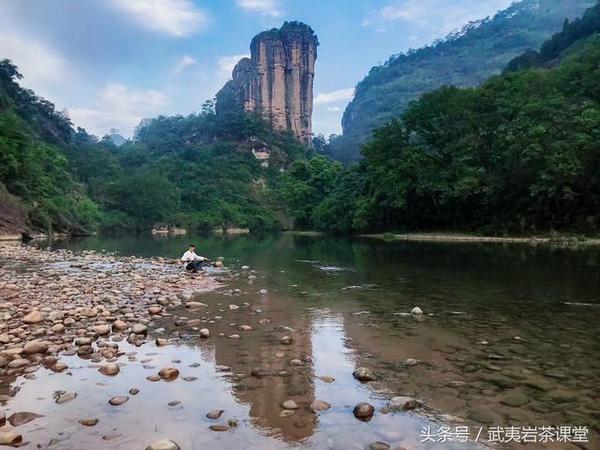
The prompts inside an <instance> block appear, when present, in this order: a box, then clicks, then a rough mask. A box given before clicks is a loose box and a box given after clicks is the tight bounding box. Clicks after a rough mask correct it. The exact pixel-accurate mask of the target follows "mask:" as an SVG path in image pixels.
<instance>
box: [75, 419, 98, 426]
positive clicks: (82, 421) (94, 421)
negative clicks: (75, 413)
mask: <svg viewBox="0 0 600 450" xmlns="http://www.w3.org/2000/svg"><path fill="white" fill-rule="evenodd" d="M98 422H99V419H97V418H96V417H89V418H85V419H79V423H80V424H81V425H83V426H85V427H93V426H94V425H96V424H97V423H98Z"/></svg>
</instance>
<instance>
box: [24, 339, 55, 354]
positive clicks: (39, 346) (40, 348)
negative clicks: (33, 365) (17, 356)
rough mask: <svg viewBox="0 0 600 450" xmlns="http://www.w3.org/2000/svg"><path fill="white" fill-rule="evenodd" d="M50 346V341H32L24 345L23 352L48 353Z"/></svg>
mask: <svg viewBox="0 0 600 450" xmlns="http://www.w3.org/2000/svg"><path fill="white" fill-rule="evenodd" d="M49 346H50V343H49V342H43V341H31V342H28V343H27V344H25V346H24V347H23V353H25V354H26V355H32V354H34V353H46V351H47V350H48V347H49Z"/></svg>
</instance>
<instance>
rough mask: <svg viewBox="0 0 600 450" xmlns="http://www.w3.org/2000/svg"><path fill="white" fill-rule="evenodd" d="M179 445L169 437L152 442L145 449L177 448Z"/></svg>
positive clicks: (173, 449)
mask: <svg viewBox="0 0 600 450" xmlns="http://www.w3.org/2000/svg"><path fill="white" fill-rule="evenodd" d="M179 449H180V447H179V445H177V444H176V443H175V442H173V441H172V440H170V439H161V440H160V441H156V442H153V443H152V444H150V445H149V446H148V447H146V450H179Z"/></svg>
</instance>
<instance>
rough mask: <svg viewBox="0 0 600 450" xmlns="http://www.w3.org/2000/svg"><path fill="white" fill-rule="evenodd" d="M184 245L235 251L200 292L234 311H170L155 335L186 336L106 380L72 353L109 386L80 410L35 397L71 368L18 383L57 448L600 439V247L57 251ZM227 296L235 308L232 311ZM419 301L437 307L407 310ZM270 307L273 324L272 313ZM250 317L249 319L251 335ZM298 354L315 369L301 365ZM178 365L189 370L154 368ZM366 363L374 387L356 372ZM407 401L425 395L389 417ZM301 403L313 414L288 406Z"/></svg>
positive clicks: (382, 245)
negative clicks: (119, 397) (185, 326)
mask: <svg viewBox="0 0 600 450" xmlns="http://www.w3.org/2000/svg"><path fill="white" fill-rule="evenodd" d="M189 243H195V244H196V246H197V252H198V253H199V254H202V255H205V256H208V257H210V258H212V259H214V258H217V257H223V258H224V260H225V264H226V266H227V268H228V270H229V271H230V272H229V273H230V275H229V276H225V277H224V278H225V283H226V284H227V286H226V287H225V288H223V289H221V290H219V291H217V292H214V293H211V294H208V295H205V296H202V297H200V298H199V299H198V301H201V302H204V303H206V304H208V305H210V307H211V308H212V309H211V314H221V315H222V316H223V317H224V319H223V320H220V321H216V322H215V323H213V322H214V321H213V320H211V317H209V316H207V314H206V313H196V315H194V314H192V313H190V312H189V311H186V310H183V309H182V310H181V311H171V313H172V314H173V316H175V317H185V318H186V319H194V318H197V319H199V320H200V322H202V323H203V324H207V325H202V326H207V327H209V328H210V329H211V339H208V340H202V339H200V338H199V337H198V336H197V333H194V332H193V330H182V329H181V327H178V326H177V325H176V324H175V323H174V320H173V318H172V317H165V318H162V319H157V320H155V321H154V326H153V327H152V329H153V330H154V331H153V336H165V337H169V336H171V335H172V333H173V332H176V333H179V334H178V335H179V336H181V339H180V340H179V341H178V344H177V345H171V346H167V347H160V348H158V347H155V346H154V344H152V343H151V342H152V340H153V339H152V340H151V339H149V341H150V343H149V344H147V345H144V346H142V347H141V348H139V349H135V350H137V352H138V355H139V359H141V360H142V361H144V358H145V362H144V363H140V362H138V363H130V364H127V366H126V367H125V368H124V369H123V370H122V371H121V374H120V375H119V376H118V377H115V378H111V379H110V380H107V379H106V377H103V376H102V375H100V374H98V373H97V372H96V371H95V370H86V366H87V364H86V363H85V362H82V361H78V360H77V357H76V356H73V357H69V358H70V360H68V361H67V362H68V364H69V367H77V368H78V369H79V370H75V371H73V373H72V388H71V389H72V390H77V391H79V392H84V391H86V390H88V391H94V392H97V394H94V393H92V394H90V395H89V400H88V401H87V402H85V401H82V402H78V403H77V404H76V405H74V406H73V407H72V410H70V412H69V414H70V416H69V417H67V418H65V417H53V411H50V410H47V411H46V410H42V411H40V406H39V403H40V402H39V401H37V400H36V399H38V398H40V397H42V396H43V395H44V394H47V392H49V391H52V390H54V389H58V388H59V384H60V382H59V380H60V379H59V375H57V374H51V373H49V372H48V371H45V372H44V370H40V371H39V374H38V376H37V378H36V379H35V380H24V379H19V380H17V381H15V382H14V384H15V385H18V386H19V389H20V391H19V392H18V394H17V395H16V396H15V397H14V399H13V400H12V405H11V404H10V403H9V407H10V406H12V408H13V409H15V410H16V409H21V410H22V409H27V407H30V408H31V410H32V411H40V412H41V413H44V415H45V416H46V417H51V418H52V420H51V421H50V422H51V423H49V424H47V425H46V427H45V429H44V430H40V432H39V433H41V434H43V433H47V432H48V430H51V431H52V432H53V433H55V435H54V436H53V437H54V440H53V441H52V446H51V448H73V449H78V448H125V449H128V448H144V447H145V445H148V443H149V442H152V441H153V440H156V439H160V438H164V437H168V438H170V439H173V440H174V441H176V442H177V443H178V444H179V445H180V446H181V448H183V449H201V448H202V449H204V448H218V449H221V448H224V449H229V448H231V449H241V448H256V449H271V448H272V449H279V448H288V447H292V448H296V447H301V448H304V447H307V448H332V449H333V448H336V449H337V448H340V449H354V448H356V449H364V448H368V446H369V445H370V444H371V443H373V442H376V441H379V442H385V443H387V444H389V445H390V446H391V448H401V447H404V448H406V449H420V448H434V449H437V448H439V449H446V448H457V449H458V448H460V449H463V448H476V447H477V448H481V447H494V448H523V447H522V446H520V445H518V444H516V443H515V442H514V438H515V433H521V434H522V436H524V433H525V432H526V430H527V428H526V427H529V428H528V432H529V436H532V437H531V438H530V439H531V442H533V440H535V441H537V442H535V443H531V444H529V445H528V446H526V448H536V449H537V448H561V449H562V448H565V449H569V448H572V449H576V448H589V449H593V448H600V441H599V440H598V432H599V429H600V382H599V380H600V340H599V338H598V324H599V323H600V251H599V250H598V249H593V248H587V249H573V248H552V247H549V246H537V247H533V246H529V245H515V244H511V245H501V244H472V243H471V244H456V243H415V242H411V243H409V242H385V241H382V240H375V239H355V240H350V239H335V238H329V237H308V236H298V235H289V234H284V235H280V236H270V237H265V238H253V237H249V236H237V237H230V238H227V237H200V236H195V237H191V236H180V237H168V238H158V237H152V236H127V237H120V238H106V237H93V238H87V239H84V240H80V241H66V242H58V243H56V244H54V245H53V246H54V247H67V248H69V249H72V250H75V251H80V250H87V249H93V250H100V251H109V252H118V253H119V254H121V255H137V256H165V257H172V258H178V257H179V256H180V255H181V254H182V253H183V251H185V250H186V248H187V246H188V244H189ZM242 266H249V269H242ZM219 276H223V274H219ZM233 289H239V290H240V291H241V292H240V291H232V290H233ZM261 289H266V290H267V291H268V292H267V293H262V294H261V293H259V291H260V290H261ZM232 303H233V304H237V305H240V306H241V307H240V309H239V310H235V311H230V310H228V305H229V304H232ZM415 306H418V307H420V308H421V309H422V311H423V312H424V314H423V315H421V316H415V315H413V314H410V311H411V309H412V308H413V307H415ZM257 310H258V311H257ZM261 318H266V319H268V320H269V321H270V323H269V324H268V325H266V326H261V325H259V322H258V321H259V320H260V319H261ZM240 324H247V325H250V326H251V327H252V328H253V329H252V331H239V325H240ZM282 327H290V328H291V329H293V333H294V336H295V338H294V339H295V340H294V343H293V345H291V346H282V345H281V344H280V343H279V338H280V337H281V336H282V335H283V334H285V329H282ZM221 332H222V333H223V334H224V335H225V336H223V337H218V334H219V333H221ZM282 333H283V334H282ZM231 334H239V335H240V338H239V339H234V338H231V339H229V338H227V337H226V336H229V335H231ZM213 336H214V338H213ZM126 345H127V344H125V343H123V347H124V348H123V350H124V351H127V350H128V348H126ZM292 359H299V360H300V361H302V365H301V366H290V361H291V360H292ZM173 361H174V362H173ZM124 362H127V359H126V358H125V359H124ZM167 363H170V364H177V367H179V368H180V371H181V373H182V377H186V376H187V377H188V379H189V380H190V381H184V380H182V379H179V380H177V382H173V383H151V382H148V381H146V380H145V377H146V376H147V375H148V374H149V373H150V372H149V371H150V370H151V369H152V368H154V367H158V368H160V367H162V366H163V365H165V364H167ZM222 366H227V367H228V368H229V369H228V368H224V367H222ZM359 366H362V367H367V368H369V369H371V370H372V371H373V372H374V373H375V374H376V376H377V379H376V381H373V382H370V383H360V382H359V381H357V380H355V379H354V378H353V376H352V372H353V370H355V369H356V368H357V367H359ZM251 374H253V375H251ZM61 376H64V375H61ZM322 377H333V378H334V379H335V381H333V382H326V381H330V380H328V379H326V378H324V380H325V381H323V379H322ZM140 380H141V381H140ZM63 384H64V383H63ZM131 387H137V388H139V389H140V394H138V395H137V396H135V398H132V400H130V401H129V402H128V403H127V404H126V405H124V407H122V409H119V410H118V411H117V412H115V409H114V408H111V407H110V405H107V403H106V396H107V395H108V391H110V392H114V391H115V390H117V389H121V390H123V391H126V390H127V389H130V388H131ZM398 395H407V396H411V397H414V398H416V399H418V400H419V401H420V402H421V403H422V406H420V407H419V408H417V409H415V410H412V411H402V412H388V411H386V410H385V408H384V407H385V406H386V404H387V402H388V400H389V399H390V398H391V397H394V396H398ZM289 399H293V400H294V401H296V402H297V403H298V405H299V406H300V408H299V409H298V410H296V412H295V413H294V414H293V415H291V416H289V417H282V413H281V412H282V408H281V404H282V402H284V401H286V400H289ZM315 399H319V400H323V401H326V402H328V403H329V404H331V408H330V409H329V410H327V411H323V412H320V413H318V414H314V413H313V412H311V411H310V410H309V409H308V408H307V406H308V405H309V404H310V403H311V402H312V401H313V400H315ZM362 401H366V402H369V403H370V404H372V405H373V406H374V407H375V410H376V412H375V415H374V417H373V418H372V420H370V421H367V422H362V421H358V420H357V419H356V418H355V417H354V415H353V413H352V410H353V407H354V405H355V404H356V403H358V402H362ZM170 402H181V403H177V404H172V405H171V406H169V403H170ZM74 403H75V402H74ZM17 406H18V407H19V408H17ZM34 408H35V409H34ZM382 408H383V411H382ZM214 409H223V410H225V413H224V414H223V420H225V421H226V420H227V419H235V420H237V421H238V425H237V427H234V428H232V429H230V430H229V431H227V432H215V431H210V430H209V429H208V426H209V425H210V424H211V423H213V421H211V420H210V419H207V418H206V417H205V416H206V413H207V412H208V411H211V410H214ZM62 411H64V409H63V410H62ZM92 411H93V413H94V414H95V415H100V416H101V422H100V424H101V425H102V428H101V429H99V428H98V427H99V426H100V425H99V426H97V427H94V428H93V429H86V430H82V429H81V427H80V426H79V425H78V424H77V420H76V419H77V418H78V417H81V416H82V415H85V414H87V415H89V414H91V412H92ZM223 420H221V422H222V421H223ZM34 423H35V422H34ZM561 426H562V427H568V428H562V435H561V434H559V435H558V436H562V439H560V438H557V435H556V433H555V431H556V430H555V429H554V428H553V429H552V432H551V433H550V435H552V436H554V437H552V438H548V436H549V434H548V433H546V438H544V430H546V431H547V429H544V428H543V427H561ZM495 427H498V428H495ZM534 427H537V428H534ZM580 427H587V428H586V429H584V428H580ZM533 430H535V431H533ZM567 431H568V433H567ZM584 431H585V434H586V439H587V440H589V441H590V442H588V443H585V442H568V441H569V440H575V441H577V440H585V439H583V438H582V435H583V433H584ZM61 433H62V434H61ZM494 433H495V434H494ZM553 433H554V434H553ZM467 435H468V436H469V440H468V442H463V441H465V440H466V437H465V436H467ZM567 435H568V437H566V436H567ZM61 436H62V437H61ZM510 436H513V442H510V441H511V438H510ZM67 437H68V438H67ZM101 437H102V439H101ZM544 439H545V441H544ZM74 440H75V442H74ZM501 440H504V441H505V442H500V441H501ZM556 440H561V441H563V442H556ZM433 441H435V442H433ZM552 441H555V442H552ZM382 448H384V447H382Z"/></svg>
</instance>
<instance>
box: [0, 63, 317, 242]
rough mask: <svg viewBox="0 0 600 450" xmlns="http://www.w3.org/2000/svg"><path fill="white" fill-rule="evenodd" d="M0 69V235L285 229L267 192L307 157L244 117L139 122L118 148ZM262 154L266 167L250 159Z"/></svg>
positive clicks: (209, 110) (284, 136) (208, 108)
mask: <svg viewBox="0 0 600 450" xmlns="http://www.w3.org/2000/svg"><path fill="white" fill-rule="evenodd" d="M20 78H21V75H20V74H19V72H18V70H17V68H16V67H15V66H14V65H13V64H11V63H10V61H7V60H4V61H2V62H1V63H0V199H1V200H2V207H1V208H0V232H4V233H19V232H24V231H31V230H42V231H59V232H68V233H75V234H77V233H88V232H90V231H94V230H99V229H103V230H120V229H127V230H135V231H142V230H147V229H149V228H151V227H152V226H153V225H154V224H156V223H164V224H166V225H175V226H184V227H187V228H190V229H208V228H212V227H230V226H238V227H248V228H250V229H253V230H271V229H276V228H278V227H279V226H280V223H279V221H281V220H282V219H285V217H283V216H284V215H283V214H281V211H280V209H281V208H280V207H279V206H278V204H277V198H278V197H275V196H274V195H273V193H272V192H271V190H270V188H269V186H271V185H275V184H276V179H277V178H278V177H279V176H280V175H279V174H280V170H281V169H284V168H286V167H287V166H288V165H289V164H290V163H291V162H292V161H293V160H294V159H297V158H300V157H305V156H306V152H307V149H306V148H305V147H304V146H303V145H302V144H300V143H299V142H298V141H297V140H296V139H295V138H294V137H293V136H291V134H288V133H278V132H273V131H271V130H270V127H269V126H267V125H266V124H265V123H264V122H263V121H262V120H261V119H260V118H258V117H255V116H252V115H247V114H244V113H230V114H224V115H220V116H216V115H215V113H214V108H213V105H212V103H210V102H208V103H207V104H206V105H205V106H204V108H203V110H202V112H201V113H199V114H192V115H190V116H187V117H183V116H175V117H158V118H155V119H148V120H145V121H143V122H142V123H141V124H140V125H139V127H138V129H137V131H136V135H135V136H134V139H133V140H131V141H127V142H126V143H124V144H123V145H121V146H119V147H117V146H115V145H114V144H113V143H112V140H111V139H109V138H107V139H103V140H102V141H99V140H98V139H97V138H96V137H94V136H91V135H89V134H88V133H87V132H86V131H85V130H83V129H81V128H78V129H77V130H74V129H73V127H72V124H71V122H70V120H69V118H68V116H67V115H66V114H65V113H62V112H57V111H56V110H55V107H54V105H53V104H52V103H50V102H48V101H46V100H44V99H42V98H40V97H38V96H36V95H35V94H34V93H33V92H32V91H30V90H27V89H23V88H22V87H20V86H19V84H18V81H19V79H20ZM255 147H256V148H260V149H263V148H266V149H267V150H268V152H269V158H268V167H265V165H266V164H264V161H259V160H258V159H257V158H255V157H254V156H253V154H252V150H253V148H255Z"/></svg>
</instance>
